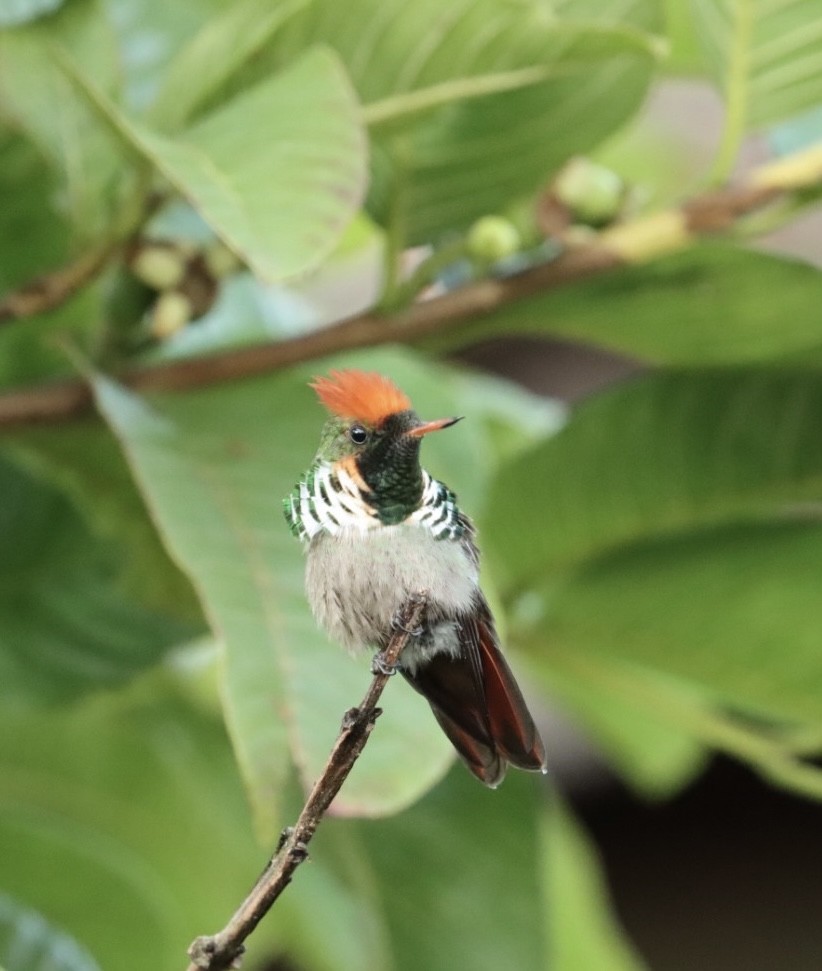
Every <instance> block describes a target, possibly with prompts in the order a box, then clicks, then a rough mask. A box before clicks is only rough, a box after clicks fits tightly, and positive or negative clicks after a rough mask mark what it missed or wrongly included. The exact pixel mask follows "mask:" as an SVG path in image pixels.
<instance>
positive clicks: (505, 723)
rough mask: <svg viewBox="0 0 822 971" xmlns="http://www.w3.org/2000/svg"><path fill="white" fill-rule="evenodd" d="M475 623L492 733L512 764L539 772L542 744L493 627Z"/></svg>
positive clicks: (543, 755) (542, 764) (497, 744)
mask: <svg viewBox="0 0 822 971" xmlns="http://www.w3.org/2000/svg"><path fill="white" fill-rule="evenodd" d="M477 626H478V633H479V646H480V662H481V665H482V675H483V684H484V686H485V702H486V705H487V710H488V724H489V727H490V734H491V737H492V738H493V739H494V741H495V742H496V746H497V749H498V750H499V751H500V752H501V754H502V755H503V756H504V757H505V758H506V759H507V760H508V761H509V762H510V763H511V764H512V765H516V766H517V767H518V768H520V769H529V770H531V771H537V772H542V771H544V769H545V746H544V745H543V744H542V739H541V738H540V735H539V732H538V731H537V727H536V725H535V724H534V719H533V718H532V717H531V713H530V712H529V711H528V706H527V705H526V704H525V699H524V698H523V697H522V692H521V691H520V690H519V685H518V684H517V682H516V680H515V679H514V675H513V673H512V672H511V669H510V668H509V667H508V662H507V661H506V660H505V658H504V657H503V656H502V652H501V651H500V649H499V645H498V644H497V638H496V634H495V633H494V629H493V627H492V626H490V624H487V623H485V622H483V621H480V622H479V624H478V625H477Z"/></svg>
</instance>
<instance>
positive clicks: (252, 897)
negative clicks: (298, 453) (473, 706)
mask: <svg viewBox="0 0 822 971" xmlns="http://www.w3.org/2000/svg"><path fill="white" fill-rule="evenodd" d="M426 603H427V594H425V593H423V592H420V593H418V594H417V595H416V596H415V597H413V598H411V599H409V600H408V602H407V603H406V604H404V605H403V607H402V609H401V610H400V612H399V614H398V618H397V619H398V621H399V622H398V623H397V625H396V627H395V630H394V633H393V635H392V636H391V640H390V641H389V642H388V645H387V646H386V647H385V648H384V649H383V650H382V651H380V652H379V654H377V655H376V657H375V658H374V664H373V666H372V671H373V672H374V679H373V681H372V682H371V685H370V687H369V689H368V691H367V692H366V694H365V697H364V698H363V700H362V702H361V703H360V705H359V707H357V708H350V709H349V710H348V711H347V712H346V713H345V715H344V716H343V721H342V727H341V729H340V734H339V736H338V737H337V741H336V742H335V744H334V748H333V749H332V751H331V755H330V756H329V757H328V761H327V762H326V764H325V768H324V769H323V771H322V774H321V775H320V777H319V779H317V781H316V782H315V783H314V788H313V789H312V790H311V793H310V794H309V796H308V799H307V800H306V803H305V805H304V806H303V810H302V812H301V813H300V816H299V819H298V820H297V822H296V824H295V825H294V826H293V827H288V828H287V829H285V830H284V831H283V834H282V837H281V839H280V845H279V846H278V847H277V850H276V852H275V853H274V856H273V857H272V858H271V860H270V862H269V863H268V865H267V866H266V868H265V870H264V871H263V873H262V875H261V876H260V878H259V880H258V881H257V883H256V884H255V885H254V888H253V889H252V891H251V893H249V895H248V896H247V897H246V899H245V900H244V901H243V903H242V904H241V905H240V906H239V908H238V909H237V911H236V913H235V914H234V916H233V917H232V918H231V920H230V921H229V922H228V923H227V924H226V926H225V927H224V928H223V929H222V930H221V931H219V932H218V933H217V934H212V935H209V936H206V937H198V938H197V939H196V940H195V941H194V942H193V943H192V945H191V947H190V948H189V949H188V955H189V957H190V958H191V964H190V965H189V971H225V969H226V968H238V967H239V966H240V963H239V962H240V959H241V957H242V954H243V951H244V944H243V942H244V941H245V940H246V938H247V937H248V936H249V934H251V932H252V931H253V930H254V928H255V927H256V926H257V924H259V922H260V921H261V920H262V918H263V917H264V916H265V915H266V914H267V913H268V911H269V910H270V908H271V906H272V905H273V904H274V902H275V901H276V900H277V898H278V897H279V896H280V894H281V893H282V892H283V890H285V888H286V887H287V886H288V884H289V883H290V882H291V878H292V876H293V875H294V871H295V870H296V869H297V867H298V866H299V865H300V864H301V863H302V862H304V861H305V860H306V859H307V858H308V849H307V847H308V843H309V842H310V840H311V838H312V836H313V835H314V833H315V832H316V830H317V827H318V826H319V825H320V822H321V821H322V818H323V816H324V815H325V813H326V811H327V810H328V807H329V806H330V805H331V803H332V801H333V800H334V797H335V796H336V795H337V793H338V792H339V790H340V787H341V786H342V784H343V783H344V782H345V780H346V779H347V778H348V774H349V772H350V771H351V769H352V768H353V767H354V763H355V762H356V761H357V759H358V758H359V755H360V753H361V752H362V750H363V749H364V748H365V744H366V742H367V741H368V737H369V735H370V734H371V731H372V729H373V728H374V724H375V722H376V720H377V718H378V716H379V715H380V709H379V708H378V707H377V702H378V701H379V700H380V695H382V692H383V688H385V685H386V683H387V682H388V678H389V677H390V676H391V675H392V674H393V673H394V671H395V669H396V666H397V661H398V660H399V657H400V654H401V653H402V651H403V649H404V648H405V645H406V644H407V643H408V640H409V638H410V637H411V636H412V635H411V632H412V631H414V630H415V629H416V628H417V627H418V626H419V624H420V621H421V619H422V614H423V611H424V610H425V605H426Z"/></svg>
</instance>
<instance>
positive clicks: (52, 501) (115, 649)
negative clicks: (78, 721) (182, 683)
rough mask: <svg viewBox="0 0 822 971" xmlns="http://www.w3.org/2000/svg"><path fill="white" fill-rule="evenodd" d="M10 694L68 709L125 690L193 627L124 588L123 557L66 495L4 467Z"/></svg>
mask: <svg viewBox="0 0 822 971" xmlns="http://www.w3.org/2000/svg"><path fill="white" fill-rule="evenodd" d="M0 495H2V497H3V503H2V509H3V513H2V516H3V520H4V525H3V535H4V537H5V541H4V543H3V548H2V555H1V556H0V618H1V619H2V628H3V641H2V645H0V671H2V677H0V693H2V695H3V697H4V699H5V701H6V702H7V703H10V702H12V701H13V702H15V703H16V704H20V703H21V702H23V701H32V700H49V701H53V700H63V699H67V698H72V697H75V696H76V695H78V694H80V693H83V692H85V691H88V690H89V689H92V688H99V687H101V686H111V685H114V684H118V683H120V682H122V681H124V680H125V679H127V678H129V677H131V676H133V675H134V674H135V673H136V672H137V671H140V670H142V669H143V668H145V667H146V666H147V665H150V664H153V663H154V662H156V660H157V659H158V658H159V657H160V656H161V655H162V653H163V652H164V651H165V650H166V649H167V648H168V647H170V646H171V645H173V644H175V643H178V642H179V641H180V640H182V639H183V638H184V637H187V636H189V635H190V634H191V632H192V628H191V627H190V626H189V625H187V624H182V623H180V622H179V621H175V620H173V619H171V618H170V617H168V616H167V615H165V614H160V613H157V612H154V611H152V610H149V609H147V608H146V607H144V606H142V605H141V604H140V603H139V602H137V601H135V600H134V599H132V598H131V597H128V596H126V595H125V594H124V593H123V591H122V590H121V589H120V587H119V581H120V576H121V572H122V566H121V564H122V562H123V553H122V548H121V547H119V546H117V545H115V544H113V543H111V542H105V541H102V540H100V539H99V538H97V537H95V536H93V535H92V534H91V533H90V532H89V531H88V528H87V526H86V524H85V523H84V522H83V520H82V518H81V517H80V516H79V515H78V514H77V512H76V510H75V509H74V508H73V507H72V506H71V504H70V503H69V502H68V500H67V499H66V498H65V496H64V495H63V494H62V493H61V492H58V491H57V490H54V489H51V488H49V487H48V486H46V485H44V484H42V483H40V482H38V481H36V480H34V479H31V478H29V477H28V476H27V475H25V474H23V473H22V472H21V471H20V470H19V469H17V468H16V467H15V466H14V465H12V464H11V463H9V462H8V461H7V460H5V459H4V460H2V462H0Z"/></svg>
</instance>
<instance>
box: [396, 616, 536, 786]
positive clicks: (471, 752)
mask: <svg viewBox="0 0 822 971" xmlns="http://www.w3.org/2000/svg"><path fill="white" fill-rule="evenodd" d="M462 634H463V638H461V639H462V647H463V652H462V653H461V654H460V655H459V656H458V657H453V656H451V655H449V654H446V653H440V654H435V655H434V656H433V657H432V658H431V659H430V660H427V661H424V662H422V663H420V664H419V665H418V666H417V668H416V670H415V671H414V672H413V673H411V672H409V671H406V670H403V669H401V670H402V673H403V675H404V676H405V678H406V680H407V681H408V682H409V683H410V684H411V685H412V686H413V687H414V688H415V689H416V690H417V691H419V693H420V694H421V695H423V696H424V697H425V698H426V699H427V700H428V703H429V704H430V705H431V708H432V710H433V712H434V715H435V716H436V719H437V721H438V722H439V723H440V726H441V727H442V730H443V731H444V732H445V734H446V735H447V736H448V738H449V739H450V741H451V743H452V744H453V746H454V748H455V749H456V750H457V752H458V753H459V754H460V756H461V757H462V759H463V760H464V761H465V763H466V765H467V766H468V768H469V769H470V770H471V771H472V772H473V773H474V775H475V776H476V777H477V778H478V779H479V780H480V781H481V782H484V783H485V784H486V785H487V786H492V787H493V786H497V785H499V783H500V782H502V779H503V777H504V776H505V770H506V768H507V765H508V763H509V762H510V763H511V764H512V765H516V766H518V767H519V768H522V769H529V770H532V771H543V770H544V767H545V749H544V747H543V744H542V739H541V738H540V737H539V732H538V731H537V729H536V726H535V725H534V721H533V719H532V718H531V714H530V712H529V711H528V708H527V706H526V704H525V701H524V699H523V697H522V693H521V692H520V690H519V686H518V685H517V683H516V681H515V680H514V676H513V674H512V673H511V669H510V668H509V667H508V664H507V663H506V661H505V658H504V657H503V656H502V654H501V653H500V650H499V647H498V645H497V640H496V635H495V633H494V628H493V624H492V622H491V621H490V617H489V618H488V620H487V621H486V619H485V618H484V617H479V618H471V620H470V621H467V622H464V624H463V628H462Z"/></svg>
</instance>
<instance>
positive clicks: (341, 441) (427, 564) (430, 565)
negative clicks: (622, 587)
mask: <svg viewBox="0 0 822 971" xmlns="http://www.w3.org/2000/svg"><path fill="white" fill-rule="evenodd" d="M311 387H312V388H313V389H314V390H315V391H316V392H317V395H318V397H319V399H320V401H321V402H322V403H323V405H325V407H326V408H327V409H328V411H329V412H330V415H331V416H330V417H329V419H328V420H327V421H326V423H325V427H324V428H323V430H322V435H321V438H320V447H319V449H318V451H317V454H316V456H315V459H314V462H313V464H312V465H311V467H310V468H309V469H308V471H307V472H306V473H305V474H304V475H303V477H302V479H301V480H300V481H299V483H298V484H297V486H296V487H295V489H294V491H293V492H292V493H291V495H289V496H288V497H287V498H286V499H285V501H284V505H285V515H286V519H287V520H288V523H289V525H290V527H291V531H292V532H293V533H294V535H296V536H298V537H299V538H300V539H302V540H303V541H304V542H305V543H306V545H307V565H306V592H307V594H308V600H309V603H310V605H311V609H312V611H313V613H314V616H315V618H316V619H317V621H318V623H319V624H320V625H321V626H323V627H324V628H325V629H326V631H327V632H328V633H329V634H330V635H331V637H332V638H334V639H335V640H337V641H339V642H341V643H342V644H343V645H344V646H345V647H347V648H349V649H350V650H352V651H354V650H357V649H363V648H368V647H370V648H376V649H380V648H384V647H385V646H386V644H387V643H388V641H389V640H390V638H391V635H392V633H393V631H394V624H395V623H396V617H397V615H398V611H399V610H400V609H401V607H402V606H403V604H404V603H405V602H406V601H407V600H408V598H409V597H411V596H413V595H414V594H416V593H418V592H420V591H425V592H426V593H427V595H428V601H427V604H426V607H425V612H424V615H423V619H422V623H421V625H420V628H419V630H418V631H415V632H414V633H415V636H414V637H413V638H412V639H411V640H410V641H409V642H408V644H407V646H406V648H405V650H404V651H403V653H402V655H401V657H400V661H399V669H400V672H401V673H402V675H403V676H404V677H405V679H406V680H407V681H408V682H409V683H410V684H411V685H412V686H413V687H414V688H415V689H416V690H417V691H419V692H420V694H422V695H423V696H424V697H425V698H426V699H427V700H428V702H429V704H430V705H431V708H432V709H433V712H434V715H435V716H436V718H437V721H438V722H439V724H440V726H441V727H442V729H443V731H444V732H445V734H446V735H447V736H448V738H449V739H450V740H451V742H452V744H453V745H454V747H455V748H456V750H457V752H458V753H459V754H460V756H461V757H462V759H463V760H464V761H465V763H466V764H467V766H468V768H469V769H470V770H471V771H472V772H473V773H474V775H475V776H477V778H478V779H480V780H481V781H482V782H484V783H485V784H486V785H488V786H492V787H493V786H497V785H499V783H500V782H501V781H502V779H503V777H504V775H505V770H506V768H507V766H508V764H509V763H510V764H511V765H515V766H517V767H519V768H522V769H530V770H536V771H543V772H544V771H545V749H544V747H543V744H542V740H541V739H540V736H539V733H538V731H537V729H536V727H535V725H534V721H533V719H532V717H531V715H530V713H529V711H528V708H527V707H526V704H525V701H524V700H523V697H522V693H521V691H520V689H519V687H518V685H517V683H516V681H515V680H514V676H513V674H512V673H511V669H510V668H509V667H508V664H507V662H506V661H505V658H504V657H503V656H502V653H501V652H500V646H499V640H498V638H497V633H496V630H495V629H494V620H493V617H492V616H491V611H490V610H489V607H488V604H487V603H486V601H485V598H484V596H483V595H482V591H481V590H480V588H479V579H478V573H479V554H478V551H477V547H476V544H475V542H474V535H475V533H474V527H473V526H472V524H471V520H470V519H469V518H468V517H467V516H466V515H465V514H464V513H462V512H461V511H460V509H459V507H458V506H457V498H456V496H455V495H454V493H453V492H451V491H450V490H449V489H448V487H447V486H445V485H443V483H442V482H438V481H437V480H436V479H433V478H432V477H431V476H430V475H429V474H428V473H427V472H426V471H425V469H423V468H422V467H421V466H420V460H419V454H420V445H421V443H422V439H423V436H425V435H428V434H430V433H432V432H436V431H440V430H441V429H444V428H449V427H450V426H451V425H454V424H455V423H456V422H457V421H459V419H458V418H443V419H439V420H437V421H429V422H423V421H421V420H420V419H419V418H418V417H417V414H416V413H415V412H414V411H413V409H412V407H411V402H410V400H409V399H408V398H407V397H406V395H404V394H403V393H402V391H400V390H399V388H397V387H396V386H395V385H394V384H393V383H392V382H391V381H389V380H388V378H385V377H383V376H382V375H379V374H374V373H369V372H364V371H354V370H351V371H332V372H331V376H330V377H321V378H317V379H315V381H314V382H313V384H312V385H311Z"/></svg>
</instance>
